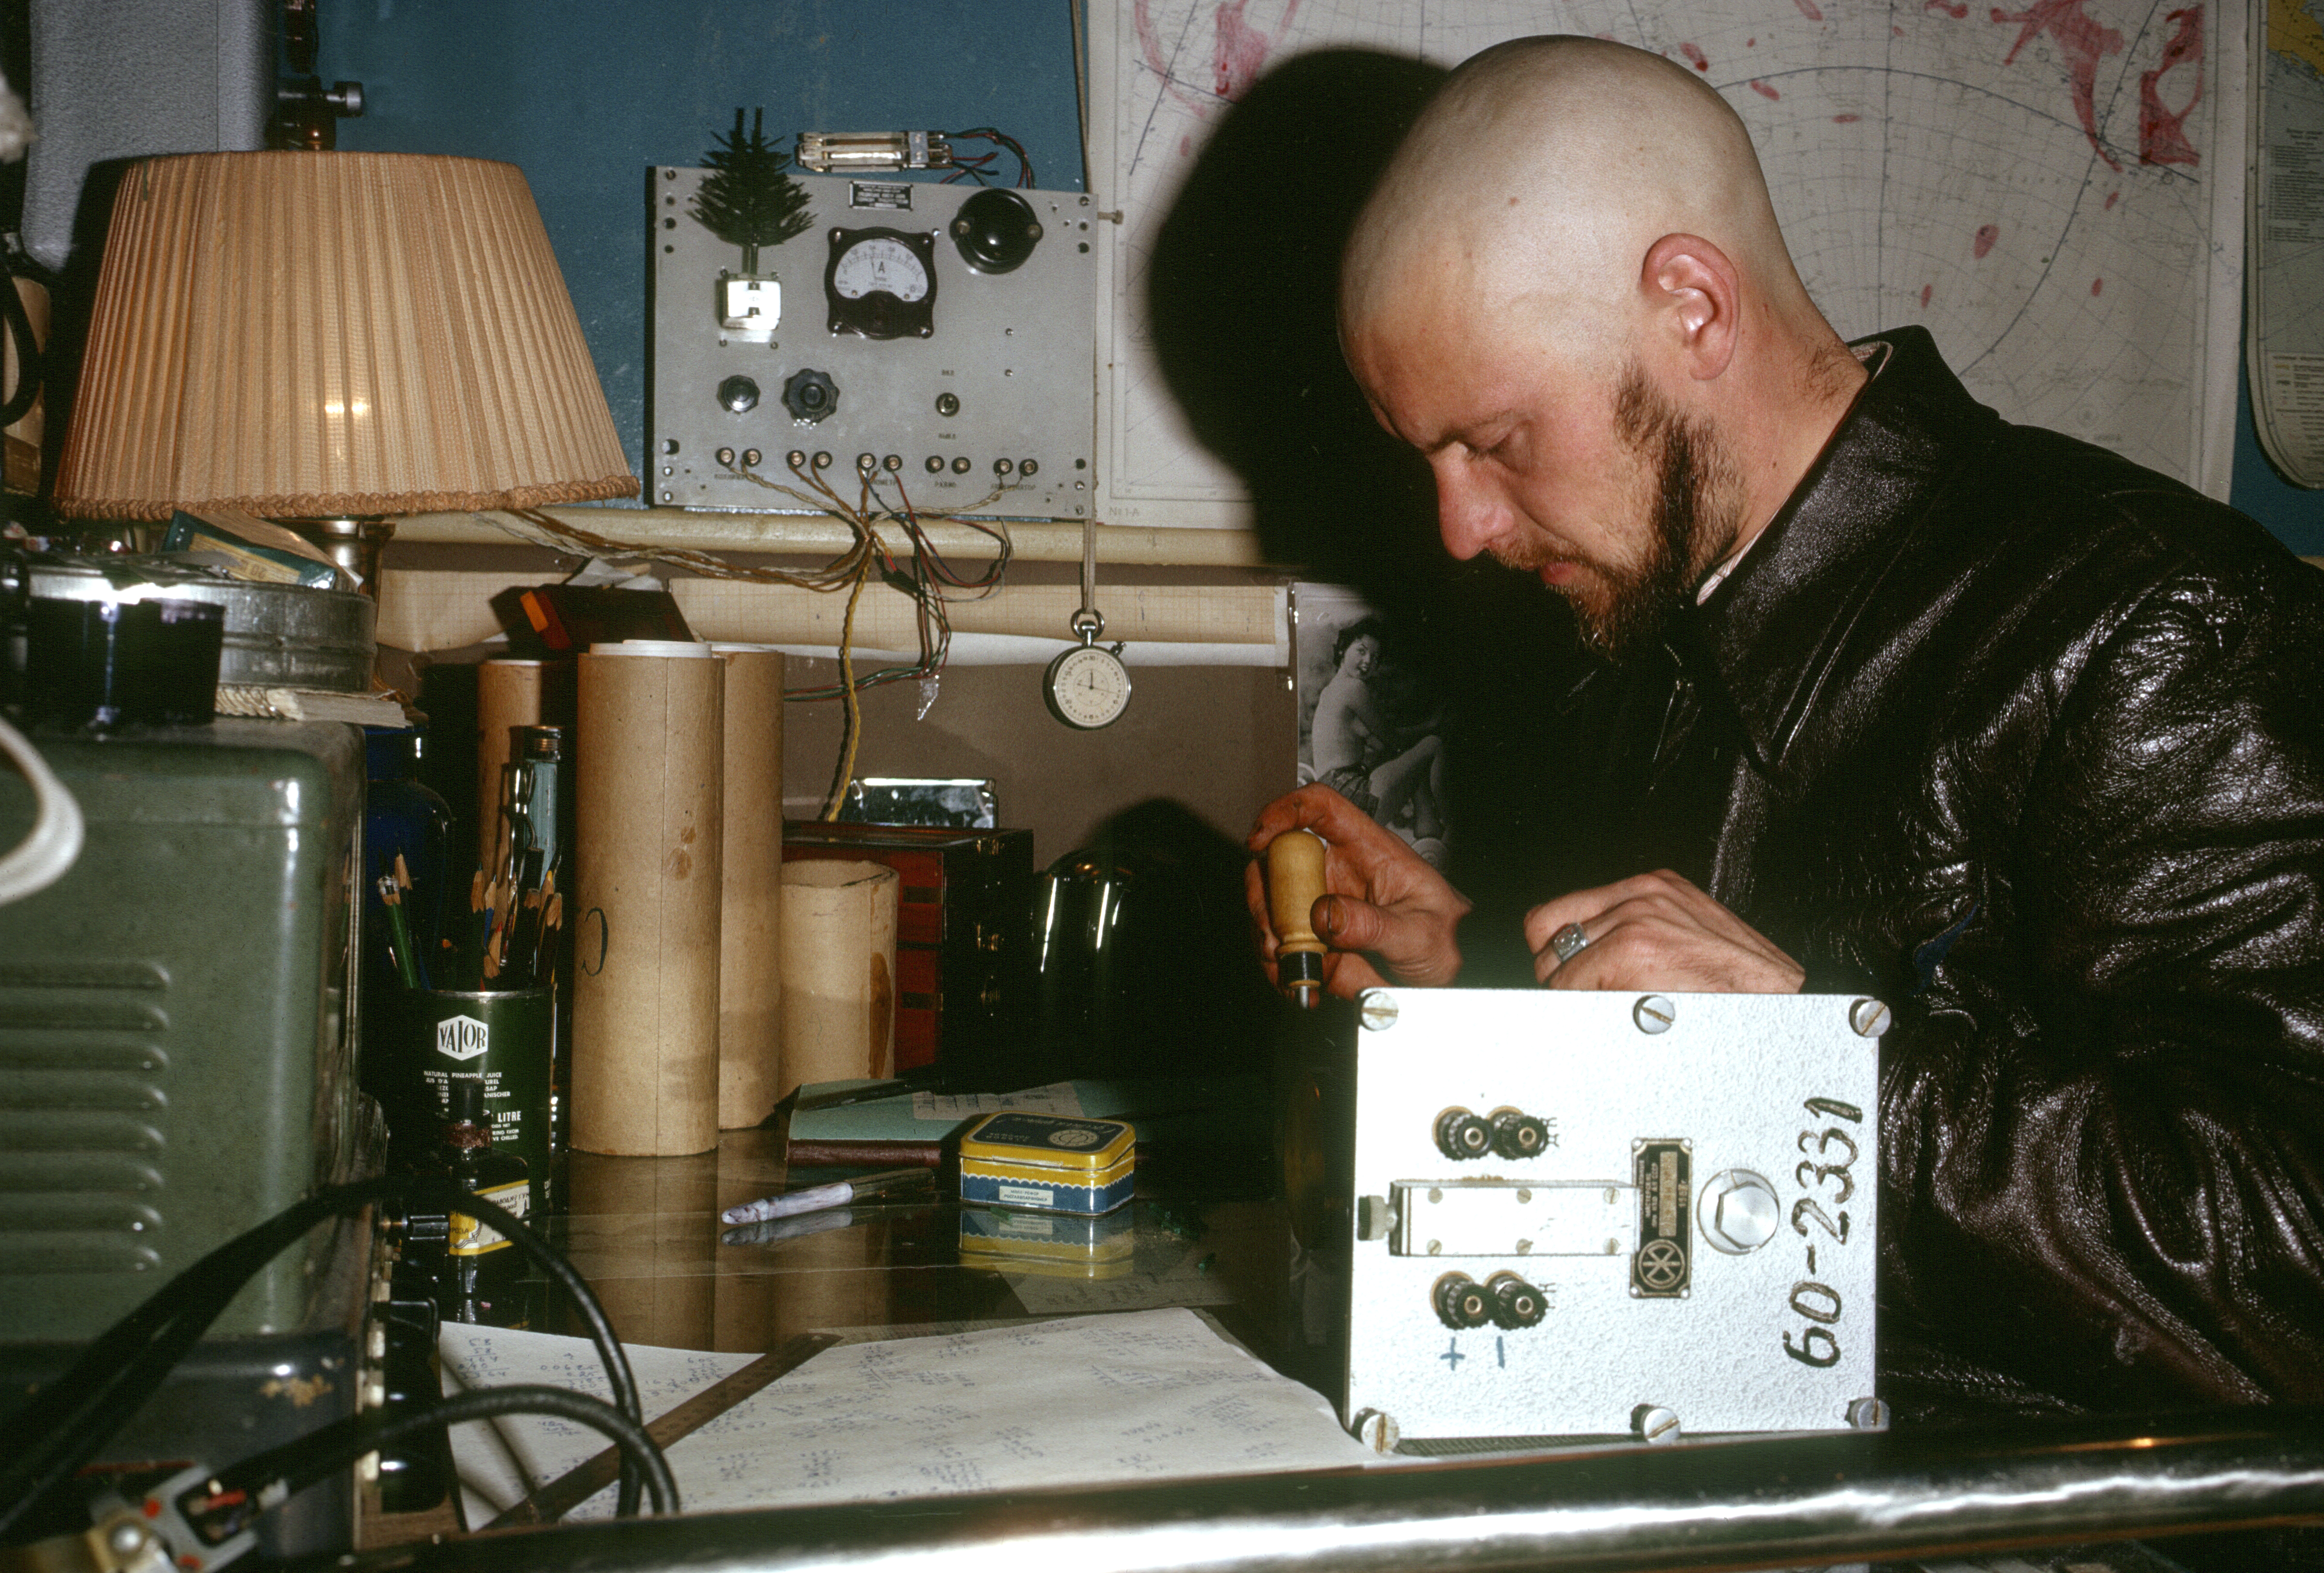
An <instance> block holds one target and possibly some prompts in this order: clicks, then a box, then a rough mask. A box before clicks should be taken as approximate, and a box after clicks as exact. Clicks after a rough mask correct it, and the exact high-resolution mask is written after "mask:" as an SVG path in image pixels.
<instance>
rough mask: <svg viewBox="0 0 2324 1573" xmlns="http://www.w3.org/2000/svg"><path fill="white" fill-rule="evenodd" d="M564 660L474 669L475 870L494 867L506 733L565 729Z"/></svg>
mask: <svg viewBox="0 0 2324 1573" xmlns="http://www.w3.org/2000/svg"><path fill="white" fill-rule="evenodd" d="M572 724H573V664H572V663H571V662H570V661H484V662H482V663H480V664H479V665H478V666H477V667H476V865H477V867H479V868H483V869H491V868H494V867H495V865H494V863H493V858H494V857H495V856H496V855H497V853H498V851H499V850H500V829H501V767H503V765H506V764H507V763H508V762H509V728H511V727H512V726H571V725H572Z"/></svg>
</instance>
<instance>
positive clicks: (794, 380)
mask: <svg viewBox="0 0 2324 1573" xmlns="http://www.w3.org/2000/svg"><path fill="white" fill-rule="evenodd" d="M783 408H784V409H788V410H789V411H790V412H791V419H793V420H803V421H806V422H807V423H808V424H809V425H812V424H814V423H815V422H816V421H818V420H821V419H823V418H824V417H825V416H826V415H829V414H830V413H831V412H832V411H833V410H835V409H838V408H839V384H838V383H836V382H833V381H832V380H831V373H828V372H818V371H816V370H815V369H814V368H813V367H811V366H810V367H807V368H805V369H803V370H800V371H797V372H793V373H791V374H790V375H789V377H788V378H786V379H785V380H784V382H783Z"/></svg>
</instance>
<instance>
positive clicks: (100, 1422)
mask: <svg viewBox="0 0 2324 1573" xmlns="http://www.w3.org/2000/svg"><path fill="white" fill-rule="evenodd" d="M397 1195H401V1196H404V1197H406V1198H407V1199H408V1200H411V1201H413V1202H416V1203H427V1202H436V1203H438V1204H440V1205H442V1206H443V1208H444V1210H446V1211H447V1212H449V1211H457V1212H461V1213H466V1214H469V1215H472V1216H474V1217H475V1218H478V1219H482V1220H483V1221H484V1222H485V1223H488V1224H490V1225H492V1226H493V1228H496V1229H498V1230H499V1231H500V1232H501V1233H503V1235H506V1236H507V1237H509V1239H510V1240H511V1241H512V1243H513V1244H514V1245H515V1246H517V1248H518V1249H520V1250H521V1251H523V1252H524V1253H525V1255H526V1256H529V1257H530V1258H531V1259H532V1260H533V1261H534V1262H536V1263H538V1264H539V1265H540V1266H541V1267H542V1268H543V1269H544V1270H546V1271H547V1272H548V1273H549V1276H551V1277H552V1278H555V1279H556V1280H557V1281H558V1284H559V1285H560V1286H562V1287H563V1288H564V1289H565V1290H566V1291H567V1293H569V1294H571V1295H572V1296H573V1297H574V1300H575V1302H576V1305H577V1306H578V1308H579V1309H580V1311H581V1314H582V1319H583V1320H584V1321H586V1323H587V1324H588V1327H589V1335H590V1338H592V1340H593V1341H595V1344H596V1346H597V1350H598V1354H599V1356H600V1357H602V1358H603V1359H604V1364H605V1375H606V1381H607V1384H608V1385H609V1386H610V1387H611V1388H612V1390H613V1400H614V1403H615V1404H616V1405H618V1406H619V1407H620V1409H621V1410H622V1412H623V1413H624V1414H626V1415H627V1416H628V1417H629V1418H631V1419H632V1420H635V1421H642V1414H641V1410H640V1407H639V1403H638V1391H637V1382H636V1379H635V1378H634V1377H633V1376H632V1375H631V1372H630V1367H629V1361H628V1358H627V1357H626V1356H625V1355H624V1354H623V1353H622V1348H621V1343H620V1340H619V1339H618V1338H615V1337H614V1335H613V1326H612V1324H611V1322H610V1321H608V1320H606V1317H605V1311H604V1307H603V1306H602V1305H600V1304H599V1303H598V1302H597V1298H596V1296H595V1294H593V1293H591V1292H590V1290H589V1286H588V1284H587V1283H586V1282H585V1281H584V1280H583V1279H582V1278H581V1275H580V1274H577V1273H576V1272H575V1271H574V1270H573V1268H572V1266H571V1265H570V1264H568V1263H567V1262H566V1261H565V1260H564V1258H563V1257H561V1256H558V1255H557V1253H556V1252H554V1251H552V1250H550V1249H549V1246H548V1245H547V1244H546V1243H545V1242H543V1241H542V1240H541V1239H540V1237H539V1236H538V1235H536V1234H534V1233H533V1232H532V1230H531V1229H530V1228H526V1227H525V1225H524V1224H523V1222H522V1221H521V1219H517V1218H516V1217H515V1216H514V1215H513V1214H512V1213H510V1212H509V1211H507V1210H505V1209H503V1208H502V1207H501V1206H499V1205H498V1204H497V1203H494V1202H491V1201H487V1200H484V1198H482V1197H479V1196H475V1195H474V1194H472V1193H470V1192H469V1191H466V1190H463V1189H462V1188H461V1187H459V1186H457V1185H456V1184H454V1183H453V1182H451V1181H449V1180H447V1179H444V1178H441V1177H439V1176H434V1175H417V1176H398V1177H394V1178H383V1179H374V1180H364V1181H357V1182H354V1183H352V1184H348V1185H338V1186H333V1187H330V1188H328V1189H327V1190H325V1191H319V1192H318V1193H317V1194H316V1195H314V1196H312V1197H309V1198H308V1199H307V1200H304V1201H301V1202H299V1203H297V1204H295V1205H293V1206H291V1207H290V1208H287V1209H285V1210H283V1211H282V1212H281V1213H280V1214H278V1215H277V1216H275V1217H274V1218H272V1219H268V1220H267V1221H266V1222H264V1223H262V1224H260V1225H258V1226H257V1227H256V1228H252V1229H250V1230H247V1231H246V1232H244V1234H242V1235H239V1236H237V1237H235V1238H234V1239H231V1240H228V1241H227V1242H226V1244H225V1245H222V1246H218V1247H217V1249H216V1250H214V1251H212V1252H210V1253H209V1255H208V1256H204V1257H203V1258H202V1259H201V1260H200V1261H198V1262H196V1263H195V1264H194V1265H191V1266H189V1267H188V1268H187V1269H185V1271H183V1272H181V1273H180V1274H178V1275H177V1277H175V1278H173V1279H171V1281H170V1282H169V1283H166V1284H164V1285H162V1287H161V1289H159V1290H157V1291H156V1292H154V1293H153V1294H152V1295H151V1296H150V1297H148V1299H147V1300H146V1302H144V1303H143V1305H141V1306H139V1307H138V1308H137V1309H136V1310H135V1311H131V1312H130V1313H129V1314H128V1315H127V1316H125V1317H124V1318H122V1319H121V1320H119V1321H118V1322H116V1323H115V1324H114V1325H113V1327H111V1328H110V1329H107V1330H106V1331H105V1332H104V1333H102V1334H100V1335H99V1336H98V1337H97V1338H96V1339H95V1340H94V1341H93V1342H92V1343H90V1345H89V1346H88V1348H87V1349H85V1350H84V1351H83V1352H82V1354H81V1357H80V1358H79V1359H78V1360H77V1361H76V1362H74V1364H73V1366H72V1368H71V1369H70V1370H69V1371H67V1372H66V1373H65V1374H64V1375H61V1376H60V1377H58V1378H57V1379H56V1380H55V1381H53V1382H51V1383H49V1384H47V1385H46V1386H44V1387H42V1389H41V1391H40V1392H39V1393H37V1394H34V1395H33V1397H32V1402H31V1403H28V1404H26V1405H25V1407H24V1409H23V1411H22V1412H20V1414H19V1415H18V1417H17V1421H16V1432H17V1434H18V1435H20V1436H30V1437H32V1438H33V1439H34V1440H33V1442H32V1445H30V1446H29V1447H26V1448H24V1449H23V1450H21V1451H19V1452H18V1453H17V1454H16V1455H15V1456H14V1458H10V1459H8V1460H7V1461H6V1463H5V1465H0V1544H5V1541H6V1539H7V1535H8V1533H9V1532H10V1530H11V1529H12V1528H13V1527H14V1524H15V1523H16V1522H17V1521H18V1520H20V1519H21V1518H22V1517H23V1515H24V1514H25V1513H27V1512H28V1511H30V1510H31V1509H32V1506H33V1505H34V1504H37V1503H39V1502H40V1501H42V1499H43V1498H44V1497H46V1496H47V1495H48V1494H49V1493H50V1492H51V1491H52V1490H54V1489H55V1488H56V1487H58V1486H60V1485H62V1484H63V1483H65V1482H66V1481H68V1480H69V1479H70V1478H71V1477H72V1476H74V1475H75V1474H76V1473H77V1472H78V1470H79V1469H80V1468H81V1467H82V1466H83V1465H85V1464H87V1463H88V1461H89V1460H90V1459H91V1458H94V1457H95V1456H96V1453H97V1449H99V1448H101V1447H103V1446H104V1445H105V1443H106V1440H107V1439H109V1438H110V1437H112V1436H113V1434H114V1433H115V1432H116V1431H117V1430H120V1429H121V1427H122V1426H123V1425H124V1423H126V1422H127V1421H128V1420H129V1418H130V1416H131V1415H132V1414H134V1412H136V1410H137V1409H138V1407H139V1406H140V1405H142V1404H143V1403H144V1402H145V1401H146V1399H147V1398H149V1397H150V1396H152V1392H153V1390H154V1389H155V1388H156V1387H157V1386H159V1385H160V1384H161V1380H162V1378H163V1377H165V1376H167V1375H168V1374H169V1373H170V1371H171V1369H172V1368H173V1367H174V1366H176V1365H177V1364H178V1362H179V1361H180V1359H182V1358H183V1357H185V1354H186V1351H187V1350H188V1349H189V1348H192V1347H193V1345H194V1344H195V1343H196V1342H197V1341H198V1339H199V1338H201V1336H202V1334H203V1333H204V1332H205V1331H207V1330H208V1328H209V1326H210V1324H211V1323H212V1322H213V1321H216V1320H217V1318H218V1315H219V1314H220V1313H221V1312H222V1311H225V1309H226V1305H227V1304H228V1302H231V1301H232V1300H233V1299H234V1297H235V1294H236V1293H238V1292H240V1291H241V1288H242V1286H243V1284H244V1283H247V1282H248V1281H249V1280H250V1279H251V1278H252V1277H253V1276H254V1275H255V1274H257V1273H258V1271H259V1270H260V1269H261V1268H263V1266H264V1265H266V1264H267V1263H268V1262H269V1261H271V1260H272V1259H273V1257H274V1256H276V1255H277V1254H278V1253H279V1252H281V1250H283V1249H284V1248H285V1247H286V1246H291V1245H292V1244H295V1243H296V1242H297V1241H298V1240H300V1238H302V1237H305V1235H306V1233H307V1231H308V1230H309V1229H310V1228H314V1227H315V1225H316V1224H318V1223H320V1222H322V1221H324V1220H325V1219H330V1218H334V1217H337V1215H339V1214H340V1213H343V1212H348V1211H352V1210H355V1209H357V1208H360V1207H362V1206H364V1204H366V1203H369V1202H372V1201H375V1200H383V1199H385V1198H389V1197H392V1196H397ZM638 1488H639V1476H638V1475H637V1472H636V1470H635V1469H634V1467H632V1466H631V1465H630V1464H629V1463H628V1462H627V1460H626V1458H625V1459H624V1463H623V1466H622V1504H621V1511H622V1513H623V1514H624V1515H627V1514H630V1513H635V1512H636V1511H637V1504H638Z"/></svg>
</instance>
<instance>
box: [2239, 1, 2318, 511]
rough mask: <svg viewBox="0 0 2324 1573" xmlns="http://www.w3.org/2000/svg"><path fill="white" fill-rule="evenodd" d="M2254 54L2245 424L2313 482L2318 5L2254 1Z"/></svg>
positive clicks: (2303, 479) (2288, 469)
mask: <svg viewBox="0 0 2324 1573" xmlns="http://www.w3.org/2000/svg"><path fill="white" fill-rule="evenodd" d="M2259 9H2261V10H2262V11H2263V12H2264V19H2263V21H2262V22H2261V23H2260V25H2261V27H2262V28H2263V29H2264V32H2263V35H2262V38H2263V43H2264V47H2262V48H2260V49H2257V50H2255V51H2252V52H2253V64H2254V70H2253V79H2252V88H2253V94H2252V115H2251V124H2252V190H2251V201H2252V212H2251V250H2250V251H2249V253H2246V262H2247V263H2248V266H2249V268H2250V271H2251V299H2250V309H2249V310H2248V311H2246V313H2245V317H2244V324H2245V332H2246V334H2247V335H2248V336H2249V338H2250V343H2249V345H2248V346H2247V349H2248V358H2249V362H2250V365H2251V380H2252V382H2251V394H2252V424H2253V426H2254V427H2255V428H2256V429H2257V431H2258V434H2259V442H2260V446H2261V447H2263V448H2264V449H2265V450H2266V451H2267V456H2268V457H2269V459H2271V460H2273V462H2274V465H2275V467H2276V468H2277V469H2279V470H2281V471H2282V472H2283V474H2284V476H2285V478H2286V479H2288V480H2290V481H2292V482H2293V483H2296V484H2299V485H2301V486H2324V0H2260V4H2259Z"/></svg>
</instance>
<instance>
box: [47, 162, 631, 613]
mask: <svg viewBox="0 0 2324 1573" xmlns="http://www.w3.org/2000/svg"><path fill="white" fill-rule="evenodd" d="M637 484H638V483H637V481H636V480H635V478H634V477H632V475H631V474H630V473H629V465H628V461H627V459H626V458H625V457H624V456H623V455H622V446H621V441H620V439H619V437H616V436H615V434H614V431H613V417H612V415H611V413H610V412H609V411H608V410H607V409H606V407H605V395H604V389H603V388H601V387H600V386H599V384H598V382H597V373H596V370H595V366H594V365H593V364H592V363H591V361H590V359H589V348H588V345H586V343H585V342H584V341H583V339H582V336H581V328H580V324H579V322H578V321H577V320H576V318H575V317H574V314H573V303H572V300H571V299H570V298H569V297H568V296H567V294H566V292H565V279H564V275H563V274H562V273H560V272H559V271H558V266H557V257H556V254H555V253H554V252H552V251H551V250H550V248H549V235H548V233H547V232H546V231H545V230H544V229H543V228H542V227H541V223H540V215H539V210H538V209H537V208H535V207H534V206H533V201H532V194H531V192H530V189H528V188H527V187H526V185H525V181H524V176H523V173H522V172H521V170H518V169H517V168H516V167H515V166H513V165H511V164H503V163H491V162H486V161H482V160H476V159H458V158H446V157H441V156H438V155H433V154H418V153H360V152H231V153H194V154H188V155H185V156H182V157H177V158H156V159H145V160H142V161H139V162H137V163H135V164H134V165H132V166H130V168H129V170H127V172H126V173H125V174H124V177H123V179H122V182H121V189H120V193H119V195H118V197H117V198H115V203H114V208H113V225H112V229H111V231H110V232H109V233H108V235H106V244H105V260H104V265H103V269H102V271H101V272H100V273H99V275H98V281H97V300H96V305H95V308H94V310H93V311H92V313H91V317H90V322H89V333H88V348H87V351H86V352H85V354H84V356H83V361H82V368H81V373H80V387H79V392H78V397H77V399H76V400H75V403H74V410H73V421H72V427H71V429H70V431H69V433H68V435H67V437H66V441H65V446H64V453H63V456H62V459H61V460H60V465H59V468H58V475H57V483H56V488H55V494H54V505H55V508H56V511H57V512H58V513H59V514H60V515H62V516H64V517H67V518H74V519H106V520H166V519H168V518H170V517H171V515H172V514H173V513H174V512H175V511H177V510H179V509H181V508H183V509H195V510H198V509H201V508H204V507H230V508H237V509H242V510H245V511H249V512H251V513H254V514H257V515H259V516H261V517H263V518H266V519H272V520H278V521H281V522H282V523H284V524H287V525H290V526H291V528H294V529H298V530H300V533H301V534H304V535H306V536H307V537H308V538H309V539H311V540H315V541H317V542H318V544H320V545H323V546H324V547H326V549H327V550H328V551H330V552H331V554H332V556H333V557H334V558H335V559H336V560H337V561H338V562H339V563H340V564H341V565H342V566H346V567H349V568H352V569H354V570H355V572H356V573H357V574H358V575H360V576H361V578H362V580H363V583H364V585H365V587H366V588H372V589H374V593H376V589H375V585H376V574H375V570H376V567H377V564H378V553H379V548H380V547H381V546H382V545H383V544H384V543H385V541H386V539H387V538H388V536H389V535H390V533H392V524H390V523H389V522H388V520H389V517H390V516H392V515H395V514H401V513H419V512H429V511H438V510H447V509H488V508H538V507H541V506H543V505H546V504H549V503H556V502H578V501H586V500H589V499H594V498H604V497H621V496H627V495H628V494H630V493H631V492H634V491H636V490H637Z"/></svg>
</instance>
